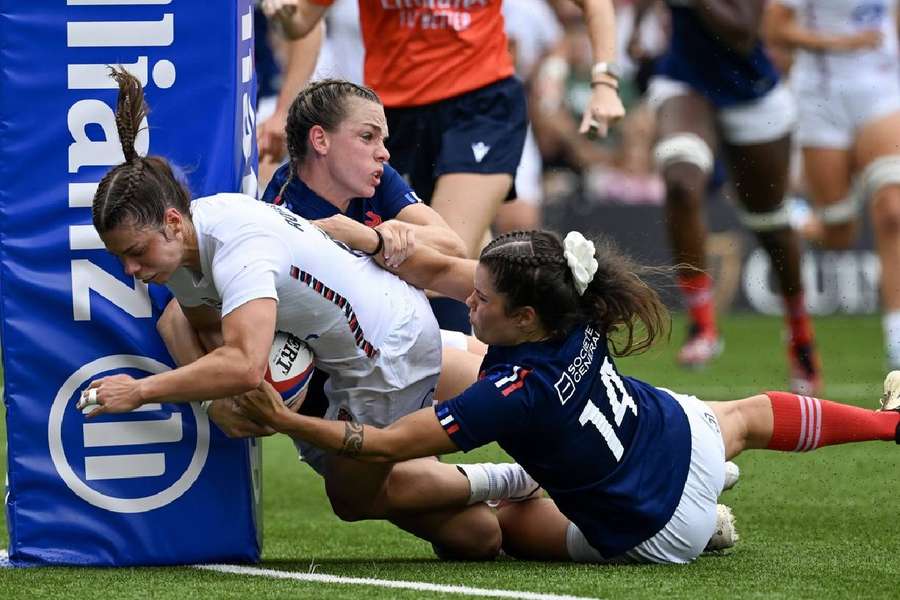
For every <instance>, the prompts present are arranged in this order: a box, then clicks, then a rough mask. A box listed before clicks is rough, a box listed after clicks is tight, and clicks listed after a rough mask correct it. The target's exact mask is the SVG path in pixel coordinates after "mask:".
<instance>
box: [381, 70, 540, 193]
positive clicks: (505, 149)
mask: <svg viewBox="0 0 900 600" xmlns="http://www.w3.org/2000/svg"><path fill="white" fill-rule="evenodd" d="M384 112H385V115H386V117H387V123H388V130H389V133H390V136H389V137H388V140H387V149H388V151H389V152H390V153H391V159H390V164H391V166H392V167H394V168H395V169H396V170H397V171H399V172H400V174H401V175H403V177H404V178H405V179H406V180H407V181H408V182H409V184H410V185H411V186H412V188H413V189H414V190H415V191H416V194H418V195H419V197H420V198H422V199H424V200H425V202H426V203H430V202H431V195H432V193H433V192H434V182H435V180H436V179H437V178H438V177H440V176H441V175H445V174H447V173H484V174H495V173H508V174H509V175H510V176H512V177H515V174H516V168H517V167H518V166H519V159H520V158H521V157H522V148H523V147H524V146H525V133H526V131H527V127H528V113H527V106H526V102H525V89H524V87H523V86H522V83H521V82H520V81H519V80H518V79H516V78H515V77H509V78H507V79H501V80H500V81H497V82H495V83H492V84H490V85H487V86H485V87H483V88H479V89H477V90H473V91H471V92H467V93H465V94H462V95H460V96H455V97H453V98H448V99H446V100H441V101H440V102H435V103H433V104H427V105H425V106H414V107H410V108H386V109H385V111H384Z"/></svg>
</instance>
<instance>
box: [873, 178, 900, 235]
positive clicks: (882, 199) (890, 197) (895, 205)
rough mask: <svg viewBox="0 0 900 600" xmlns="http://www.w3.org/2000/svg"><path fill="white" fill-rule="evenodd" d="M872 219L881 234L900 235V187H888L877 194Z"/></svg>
mask: <svg viewBox="0 0 900 600" xmlns="http://www.w3.org/2000/svg"><path fill="white" fill-rule="evenodd" d="M872 217H873V218H872V225H873V227H874V228H875V229H876V231H878V233H879V234H881V235H885V236H891V237H896V236H898V235H900V185H897V184H891V185H887V186H884V187H882V188H881V189H880V190H878V191H877V192H876V193H875V198H874V204H873V205H872Z"/></svg>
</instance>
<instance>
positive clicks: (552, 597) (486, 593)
mask: <svg viewBox="0 0 900 600" xmlns="http://www.w3.org/2000/svg"><path fill="white" fill-rule="evenodd" d="M194 567H195V568H197V569H204V570H207V571H216V572H218V573H230V574H233V575H250V576H254V577H274V578H275V579H293V580H295V581H314V582H318V583H337V584H342V585H370V586H375V587H384V588H393V589H403V590H416V591H421V592H441V593H444V594H461V595H464V596H481V597H491V598H519V599H521V600H595V599H592V598H588V597H586V596H566V595H559V594H539V593H536V592H517V591H513V590H492V589H484V588H474V587H468V586H464V585H446V584H437V583H423V582H419V581H395V580H391V579H372V578H369V577H339V576H337V575H325V574H321V573H297V572H294V571H278V570H275V569H259V568H256V567H243V566H239V565H194Z"/></svg>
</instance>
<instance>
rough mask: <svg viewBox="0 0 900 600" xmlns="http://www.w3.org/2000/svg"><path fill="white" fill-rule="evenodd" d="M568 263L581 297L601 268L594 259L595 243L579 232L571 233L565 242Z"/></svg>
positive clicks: (576, 289)
mask: <svg viewBox="0 0 900 600" xmlns="http://www.w3.org/2000/svg"><path fill="white" fill-rule="evenodd" d="M563 248H564V249H565V252H564V254H565V257H566V262H567V263H568V265H569V269H570V270H571V271H572V276H573V277H574V278H575V291H577V292H578V295H579V296H583V295H584V291H585V290H586V289H587V287H588V284H589V283H590V282H591V281H593V280H594V275H595V274H596V273H597V268H598V267H599V266H600V265H599V263H598V262H597V259H596V258H594V251H595V250H596V248H594V242H592V241H590V240H589V239H587V238H585V237H584V236H583V235H581V233H579V232H577V231H570V232H569V233H568V234H566V239H565V240H564V241H563Z"/></svg>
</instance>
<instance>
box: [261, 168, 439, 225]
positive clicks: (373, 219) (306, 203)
mask: <svg viewBox="0 0 900 600" xmlns="http://www.w3.org/2000/svg"><path fill="white" fill-rule="evenodd" d="M290 168H291V166H290V163H287V164H284V165H282V166H280V167H279V168H278V170H276V171H275V174H274V175H273V176H272V180H271V181H270V182H269V185H268V187H266V191H265V193H264V194H263V197H262V200H263V202H268V203H270V204H282V205H284V206H286V207H287V208H288V209H289V210H290V211H291V212H293V213H296V214H298V215H300V216H301V217H304V218H306V219H309V220H310V221H314V220H316V219H324V218H327V217H331V216H334V215H336V214H338V212H339V211H338V208H337V207H336V206H335V205H334V204H332V203H330V202H328V200H325V199H324V198H322V197H321V196H319V195H318V194H316V193H315V192H314V191H312V190H311V189H309V187H308V186H307V185H306V184H305V183H303V182H302V181H300V179H299V178H297V177H294V178H292V179H291V182H290V183H289V184H288V186H287V187H286V188H285V190H284V193H283V194H281V197H280V198H279V193H280V192H281V187H282V186H283V185H284V182H285V181H286V180H287V177H288V175H289V174H290ZM417 202H421V200H420V199H419V197H418V196H416V193H415V192H414V191H413V190H412V188H411V187H409V184H408V183H406V181H405V180H404V179H403V177H401V176H400V174H399V173H397V171H395V170H394V169H393V168H392V167H391V166H390V165H388V164H385V165H384V173H383V174H382V176H381V183H379V184H378V187H377V188H375V195H374V196H372V197H371V198H354V199H353V200H351V201H350V205H349V206H348V207H347V212H346V213H344V214H346V216H348V217H350V218H351V219H353V220H354V221H359V222H360V223H364V224H366V225H368V226H369V227H375V226H376V225H378V224H380V223H381V222H383V221H387V220H388V219H393V218H395V217H396V216H397V213H399V212H400V211H401V210H403V209H404V208H406V207H407V206H409V205H411V204H416V203H417Z"/></svg>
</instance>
